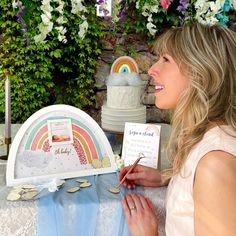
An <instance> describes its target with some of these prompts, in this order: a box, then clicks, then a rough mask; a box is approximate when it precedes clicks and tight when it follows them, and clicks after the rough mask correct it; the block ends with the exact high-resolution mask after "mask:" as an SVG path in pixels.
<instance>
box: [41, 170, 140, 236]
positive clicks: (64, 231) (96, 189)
mask: <svg viewBox="0 0 236 236" xmlns="http://www.w3.org/2000/svg"><path fill="white" fill-rule="evenodd" d="M84 178H86V179H87V180H88V181H89V182H91V183H92V186H91V187H88V188H81V189H80V190H79V191H78V192H75V193H68V192H67V190H68V189H69V188H71V187H74V186H79V183H77V182H76V181H75V179H76V178H75V179H69V180H66V182H65V184H64V185H63V187H62V188H61V189H60V190H59V191H57V192H54V193H49V194H48V195H46V196H44V197H42V198H40V199H39V200H38V225H37V234H38V236H79V235H81V236H100V235H101V236H129V235H130V234H129V230H128V227H127V223H126V220H125V216H124V213H123V209H122V205H121V198H122V196H123V195H124V194H126V192H127V190H126V189H125V188H122V189H121V192H120V193H119V194H112V193H110V192H109V191H108V189H109V188H110V187H114V186H116V185H117V183H118V174H117V173H111V174H103V175H96V176H88V177H84ZM138 191H139V192H142V189H139V190H138ZM101 206H102V208H103V209H104V208H105V210H106V207H107V211H108V212H109V211H110V210H111V209H109V208H112V209H113V210H112V211H111V212H112V214H104V212H103V211H101Z"/></svg>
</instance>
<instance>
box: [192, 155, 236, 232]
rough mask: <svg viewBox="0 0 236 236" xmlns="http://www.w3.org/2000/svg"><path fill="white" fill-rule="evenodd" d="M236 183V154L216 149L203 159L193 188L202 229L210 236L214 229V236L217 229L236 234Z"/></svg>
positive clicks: (198, 223) (199, 230)
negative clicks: (235, 220)
mask: <svg viewBox="0 0 236 236" xmlns="http://www.w3.org/2000/svg"><path fill="white" fill-rule="evenodd" d="M235 184H236V156H234V155H232V154H230V153H227V152H224V151H212V152H209V153H207V154H206V155H205V156H204V157H203V158H202V159H201V160H200V161H199V164H198V166H197V169H196V173H195V180H194V188H193V199H194V207H195V225H196V228H197V230H198V232H207V234H206V235H208V233H209V232H212V235H213V232H215V231H217V232H219V235H226V234H227V235H235V232H236V227H235V223H234V219H235V217H236V205H235V196H236V188H235ZM202 219H205V220H204V221H202ZM216 219H217V220H216ZM206 224H207V227H205V226H206ZM205 229H207V231H204V230H205ZM201 235H203V234H201ZM204 235H205V234H204Z"/></svg>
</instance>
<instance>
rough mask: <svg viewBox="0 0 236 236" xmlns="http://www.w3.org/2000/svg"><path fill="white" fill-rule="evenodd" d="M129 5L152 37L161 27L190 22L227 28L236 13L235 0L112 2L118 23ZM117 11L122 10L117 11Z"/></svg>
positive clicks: (132, 0) (140, 0)
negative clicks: (132, 6) (133, 8)
mask: <svg viewBox="0 0 236 236" xmlns="http://www.w3.org/2000/svg"><path fill="white" fill-rule="evenodd" d="M105 1H106V0H98V1H97V4H100V5H104V2H105ZM132 3H133V4H135V9H136V12H137V14H139V17H140V16H141V17H144V18H145V20H146V24H145V28H146V30H148V32H149V34H150V35H151V36H154V35H155V34H156V33H157V32H158V30H160V28H161V27H166V26H167V27H172V26H179V25H181V24H183V23H185V22H190V21H198V22H200V23H202V24H208V25H214V24H220V25H224V26H228V24H229V22H230V15H232V16H233V15H235V12H236V0H129V1H128V0H127V1H125V0H122V1H117V0H114V1H113V4H112V6H113V8H112V9H113V10H112V11H113V14H112V18H113V19H115V21H118V20H119V19H120V18H122V17H123V16H124V9H125V10H126V12H128V10H127V9H130V8H131V5H132ZM121 5H122V6H121ZM118 8H119V9H123V11H120V12H117V10H116V9H118ZM115 12H116V13H115ZM107 14H108V13H107ZM142 20H143V19H142ZM159 25H161V27H160V26H159ZM137 28H140V27H137Z"/></svg>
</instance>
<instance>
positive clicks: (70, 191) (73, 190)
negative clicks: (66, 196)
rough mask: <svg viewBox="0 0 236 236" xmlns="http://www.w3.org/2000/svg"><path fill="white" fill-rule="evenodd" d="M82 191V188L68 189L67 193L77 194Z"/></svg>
mask: <svg viewBox="0 0 236 236" xmlns="http://www.w3.org/2000/svg"><path fill="white" fill-rule="evenodd" d="M79 190H80V187H78V186H77V187H73V188H69V189H67V192H68V193H75V192H77V191H79Z"/></svg>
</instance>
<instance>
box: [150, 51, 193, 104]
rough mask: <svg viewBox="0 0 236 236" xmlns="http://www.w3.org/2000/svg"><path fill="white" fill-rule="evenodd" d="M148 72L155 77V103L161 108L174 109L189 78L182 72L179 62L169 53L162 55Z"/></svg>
mask: <svg viewBox="0 0 236 236" xmlns="http://www.w3.org/2000/svg"><path fill="white" fill-rule="evenodd" d="M148 74H149V75H150V76H151V77H152V78H153V79H154V86H155V97H156V101H155V104H156V106H157V107H158V108H160V109H174V108H176V106H177V103H178V100H179V98H180V96H181V94H182V93H183V91H184V90H185V89H186V88H187V87H188V84H189V80H188V79H187V78H186V77H185V76H184V75H183V74H182V73H180V70H179V67H178V65H177V63H176V62H175V61H174V60H173V58H172V57H171V56H170V55H169V54H164V55H162V56H160V58H159V60H158V61H157V62H156V63H155V64H154V65H153V66H152V67H151V68H150V69H149V71H148Z"/></svg>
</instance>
